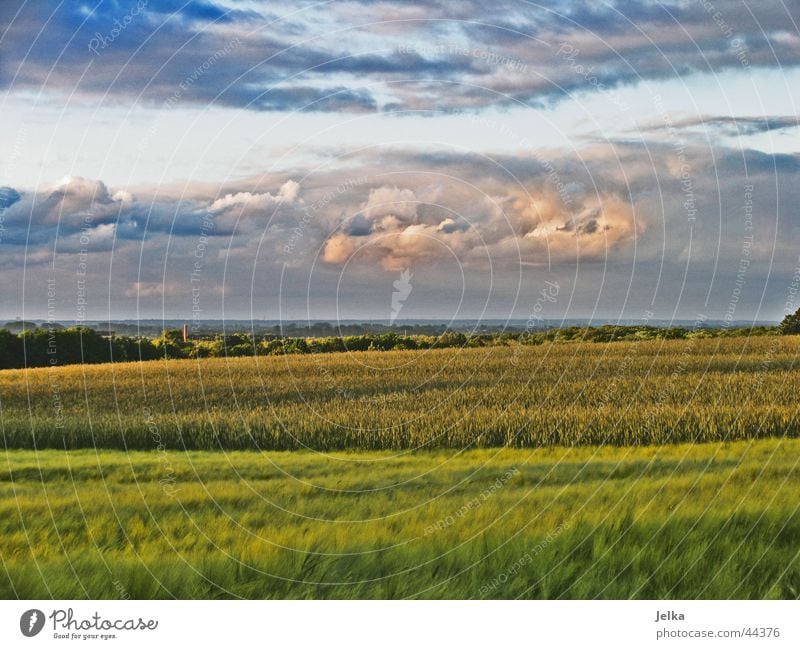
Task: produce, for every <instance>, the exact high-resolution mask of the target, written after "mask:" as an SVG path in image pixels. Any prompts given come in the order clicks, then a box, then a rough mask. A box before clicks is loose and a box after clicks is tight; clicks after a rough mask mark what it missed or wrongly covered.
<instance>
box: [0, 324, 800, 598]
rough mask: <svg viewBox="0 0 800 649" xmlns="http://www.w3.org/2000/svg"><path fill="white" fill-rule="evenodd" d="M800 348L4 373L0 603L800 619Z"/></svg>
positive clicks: (382, 357)
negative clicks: (777, 604)
mask: <svg viewBox="0 0 800 649" xmlns="http://www.w3.org/2000/svg"><path fill="white" fill-rule="evenodd" d="M796 347H797V341H796V339H795V338H794V337H782V338H779V337H762V338H758V339H752V340H747V339H714V340H698V341H678V342H672V341H670V342H664V341H654V342H641V343H613V344H608V345H606V344H590V345H581V344H565V345H550V346H540V347H535V348H530V347H523V348H516V347H509V348H492V349H488V350H482V349H464V350H458V349H454V350H432V351H429V352H424V351H406V352H384V353H360V354H326V355H320V356H319V357H316V356H312V357H309V356H291V357H290V356H287V357H272V358H266V359H257V358H237V359H231V360H226V359H208V360H203V361H191V360H183V361H169V362H157V361H155V362H149V363H138V364H120V365H113V366H112V365H104V366H103V365H96V366H91V367H88V366H73V367H64V368H56V369H52V370H49V369H37V370H29V371H24V370H12V371H6V372H0V415H1V418H0V423H1V424H2V429H3V435H4V441H5V448H6V450H5V451H4V458H3V462H2V463H0V560H1V561H2V569H0V597H5V598H13V597H22V598H51V597H53V598H85V597H90V598H131V599H134V598H162V597H180V598H207V597H212V598H213V597H244V598H269V597H275V598H353V597H358V598H407V597H423V598H516V597H520V598H595V597H599V598H629V597H634V598H729V597H733V598H797V597H798V596H800V560H798V552H800V517H799V516H798V507H800V501H799V500H798V497H797V494H798V493H799V492H800V473H798V461H799V460H800V439H794V438H795V437H797V436H798V424H797V419H796V416H797V414H798V402H797V396H796V394H797V385H798V384H800V382H799V381H798V379H800V376H798V371H797V369H795V364H796V358H795V356H796ZM34 446H35V447H36V448H32V447H34ZM304 446H307V447H310V448H303V447H304ZM126 448H127V449H128V450H124V449H126ZM313 449H317V450H313ZM320 451H324V452H320Z"/></svg>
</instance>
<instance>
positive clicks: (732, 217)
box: [0, 0, 800, 323]
mask: <svg viewBox="0 0 800 649" xmlns="http://www.w3.org/2000/svg"><path fill="white" fill-rule="evenodd" d="M798 20H800V3H798V2H782V1H777V2H774V1H772V0H760V1H759V2H748V3H745V2H742V1H741V0H736V1H727V0H726V1H723V0H714V1H713V2H712V1H711V0H681V1H678V2H646V1H640V2H602V1H586V2H581V1H561V2H548V3H543V4H538V3H534V2H527V1H524V0H505V1H504V0H500V1H498V2H491V3H490V2H477V1H470V0H467V1H462V2H445V1H441V0H422V1H420V2H393V1H391V0H390V1H371V0H361V1H358V0H356V1H340V2H305V1H299V2H293V3H271V2H270V3H267V2H237V1H236V0H228V1H226V2H212V1H210V0H208V1H206V0H200V1H194V2H182V1H181V0H160V1H159V0H136V1H127V0H119V1H107V0H103V1H100V2H97V1H96V0H95V1H93V2H87V3H83V2H79V1H69V2H68V1H63V2H56V1H50V0H32V1H29V2H16V1H14V0H12V1H6V2H3V3H0V113H1V114H2V124H3V130H2V134H3V138H4V140H5V142H4V146H3V147H2V152H1V153H0V186H1V187H2V189H0V283H2V286H3V292H2V296H3V297H2V302H0V319H3V318H4V319H5V320H13V319H16V318H23V319H51V320H55V321H75V320H78V321H80V320H84V319H88V320H98V319H112V320H118V319H135V318H167V319H176V318H177V319H185V320H187V321H197V320H199V319H218V318H225V319H249V318H254V319H270V320H276V319H288V320H305V319H308V320H312V321H317V320H336V319H348V320H349V319H369V320H386V321H391V320H394V319H398V318H399V319H400V320H414V319H419V320H421V319H428V318H434V319H444V320H450V319H491V320H496V319H523V320H527V321H529V322H531V323H536V322H537V321H538V320H539V319H548V320H550V319H559V318H570V319H572V318H592V319H598V320H603V321H605V320H612V321H613V320H625V321H628V320H637V321H648V320H672V319H676V320H689V321H695V320H698V319H712V320H727V321H729V322H739V321H756V320H758V321H765V320H774V321H777V320H780V319H781V318H782V317H783V316H784V315H785V314H786V313H788V312H793V311H794V310H796V309H797V308H798V307H800V296H798V293H800V270H799V268H800V245H798V242H800V211H799V210H798V205H800V182H798V181H800V153H798V152H800V137H799V136H800V128H798V126H800V123H799V122H798V117H797V115H798V111H797V106H798V101H800V68H798V64H800V29H798V24H797V21H798Z"/></svg>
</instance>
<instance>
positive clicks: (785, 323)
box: [778, 309, 800, 335]
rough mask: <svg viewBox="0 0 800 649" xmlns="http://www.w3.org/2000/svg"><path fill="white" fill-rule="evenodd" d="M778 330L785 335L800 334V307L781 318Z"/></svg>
mask: <svg viewBox="0 0 800 649" xmlns="http://www.w3.org/2000/svg"><path fill="white" fill-rule="evenodd" d="M778 330H779V331H780V332H781V333H782V334H784V335H792V334H800V309H797V311H795V312H794V313H792V314H791V315H787V316H786V317H785V318H784V319H783V320H781V323H780V325H778Z"/></svg>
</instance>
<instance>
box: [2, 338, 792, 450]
mask: <svg viewBox="0 0 800 649" xmlns="http://www.w3.org/2000/svg"><path fill="white" fill-rule="evenodd" d="M798 341H800V339H798V337H796V336H762V337H757V338H751V339H746V338H732V339H710V340H701V339H700V340H688V341H650V342H636V343H621V342H620V343H610V344H598V343H586V344H580V343H568V344H548V345H540V346H534V347H528V346H522V345H515V346H510V347H492V348H486V349H473V348H470V349H441V350H430V351H397V352H357V353H337V354H312V355H306V356H283V357H266V358H252V357H250V358H232V359H225V358H221V359H201V360H179V361H149V362H140V363H121V364H116V365H91V366H66V367H62V368H58V367H57V368H39V369H30V370H27V371H26V370H9V371H4V372H0V400H2V402H1V403H0V405H1V406H2V417H3V434H4V436H5V444H6V446H7V447H9V448H65V447H66V448H86V447H101V448H115V449H138V450H154V449H156V448H158V447H160V446H163V447H166V448H169V449H176V450H177V449H184V448H185V449H206V450H220V449H224V450H236V449H261V450H292V449H302V448H309V449H316V450H325V451H337V450H342V449H352V450H357V449H360V450H382V449H424V448H437V447H438V448H451V449H463V448H471V447H499V446H512V447H537V446H541V445H549V444H557V445H576V444H614V445H636V444H665V443H674V442H710V441H730V440H738V439H752V438H762V437H770V436H779V437H782V436H789V437H793V436H797V435H798V433H799V432H800V422H798V418H797V415H798V408H797V403H798V401H797V386H798V385H800V367H798V357H797V353H798V350H800V342H798Z"/></svg>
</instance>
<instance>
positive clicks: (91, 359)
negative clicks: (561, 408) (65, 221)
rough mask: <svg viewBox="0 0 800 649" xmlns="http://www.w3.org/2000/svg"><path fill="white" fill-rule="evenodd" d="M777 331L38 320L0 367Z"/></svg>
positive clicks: (0, 332) (797, 325) (5, 340)
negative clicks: (336, 329) (347, 332)
mask: <svg viewBox="0 0 800 649" xmlns="http://www.w3.org/2000/svg"><path fill="white" fill-rule="evenodd" d="M775 333H784V334H793V333H800V315H798V314H795V315H794V316H787V318H786V319H785V320H784V322H782V323H781V325H779V326H778V327H764V326H759V327H749V328H737V329H733V328H731V329H723V328H718V329H710V328H708V329H707V328H701V329H685V328H681V327H670V328H662V327H653V326H647V325H632V326H627V325H604V326H601V327H587V326H573V327H563V328H557V329H549V330H545V331H541V330H536V331H524V332H517V331H509V332H504V333H475V334H465V333H461V332H452V331H451V332H445V333H442V334H438V335H422V334H410V335H401V334H398V333H396V332H387V333H380V334H362V335H353V336H325V337H290V336H282V337H281V336H269V335H268V336H260V335H253V334H249V333H232V334H228V335H217V336H215V337H213V338H211V339H208V338H206V339H199V340H193V339H189V340H183V336H182V333H181V332H180V331H179V330H177V329H170V330H167V331H164V332H163V333H162V334H161V336H158V337H157V338H148V337H144V336H138V337H137V336H116V335H111V336H109V335H102V334H101V333H98V332H97V331H95V330H94V329H91V328H89V327H85V326H80V327H69V328H53V329H49V328H47V327H46V326H44V327H40V328H38V329H34V330H32V331H24V332H22V333H20V334H15V333H12V332H10V331H8V330H6V329H0V369H11V368H22V367H47V366H55V365H72V364H76V363H109V362H126V361H145V360H156V359H164V358H168V359H181V358H219V357H228V356H254V355H258V356H276V355H283V354H314V353H334V352H347V351H350V352H360V351H390V350H404V349H442V348H447V347H491V346H509V345H513V344H524V345H541V344H543V343H547V342H556V343H558V342H571V341H582V342H597V343H608V342H615V341H636V340H682V339H692V338H716V337H730V336H753V335H767V334H775Z"/></svg>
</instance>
